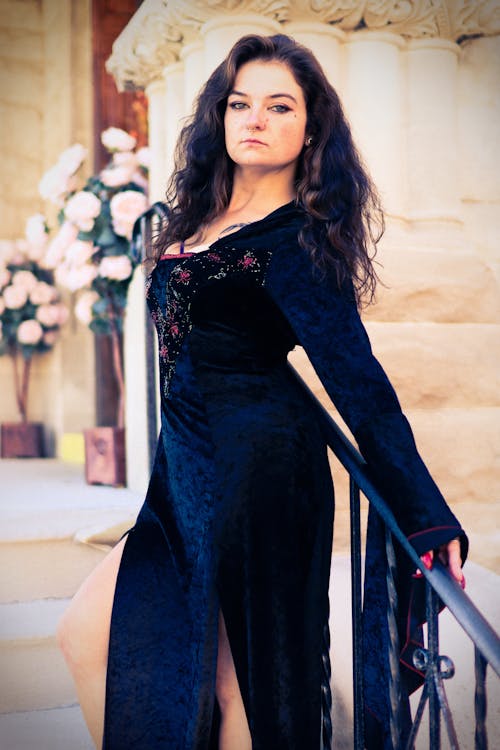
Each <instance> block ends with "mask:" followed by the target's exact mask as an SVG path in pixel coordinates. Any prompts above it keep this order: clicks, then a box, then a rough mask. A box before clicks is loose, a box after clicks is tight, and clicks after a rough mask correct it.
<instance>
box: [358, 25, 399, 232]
mask: <svg viewBox="0 0 500 750" xmlns="http://www.w3.org/2000/svg"><path fill="white" fill-rule="evenodd" d="M404 45H405V42H404V40H403V38H402V37H400V36H398V35H397V34H393V33H390V32H386V31H356V32H354V33H352V34H350V35H349V37H348V41H347V43H346V45H345V48H344V51H345V79H344V82H345V105H346V111H347V116H348V118H349V120H350V122H351V125H352V128H353V135H354V138H355V141H356V143H357V145H358V146H359V148H360V150H361V153H362V156H363V158H364V159H365V161H366V163H367V166H368V168H369V170H370V172H371V174H372V176H373V179H374V181H375V183H376V185H377V187H378V189H379V191H380V194H381V197H382V202H383V205H384V209H385V211H386V213H387V214H388V215H389V216H392V217H395V218H398V219H400V218H402V217H403V216H404V213H405V179H404V178H405V148H404V145H405V144H404V122H403V113H404V97H403V75H402V65H401V50H402V48H403V47H404Z"/></svg>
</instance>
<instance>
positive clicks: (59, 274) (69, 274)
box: [55, 263, 97, 292]
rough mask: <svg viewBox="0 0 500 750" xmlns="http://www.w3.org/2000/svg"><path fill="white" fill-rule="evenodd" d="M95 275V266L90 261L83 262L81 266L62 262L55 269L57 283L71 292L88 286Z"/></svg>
mask: <svg viewBox="0 0 500 750" xmlns="http://www.w3.org/2000/svg"><path fill="white" fill-rule="evenodd" d="M96 276H97V268H96V267H95V266H93V265H92V264H91V263H84V265H83V266H69V265H66V264H65V263H63V264H61V265H60V266H58V267H57V268H56V270H55V277H56V281H57V283H58V284H60V285H61V286H64V287H66V289H69V290H70V291H71V292H76V291H77V290H78V289H82V288H83V287H84V286H90V284H92V282H93V281H94V279H95V277H96Z"/></svg>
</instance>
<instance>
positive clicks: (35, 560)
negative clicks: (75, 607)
mask: <svg viewBox="0 0 500 750" xmlns="http://www.w3.org/2000/svg"><path fill="white" fill-rule="evenodd" d="M104 554H105V551H104V550H100V549H95V548H93V547H91V546H90V545H85V544H76V543H75V542H74V541H73V539H71V538H68V539H40V540H36V539H34V540H32V541H29V542H9V543H6V542H3V543H0V570H1V571H2V572H1V588H0V602H15V601H31V600H33V599H45V598H48V597H56V598H60V597H68V596H72V595H73V594H74V593H75V591H76V590H77V589H78V587H79V585H80V584H81V582H82V581H83V580H84V579H85V578H86V577H87V576H88V574H89V573H90V572H91V571H92V570H93V569H94V568H95V566H96V565H97V564H98V563H99V562H100V560H102V558H103V557H104Z"/></svg>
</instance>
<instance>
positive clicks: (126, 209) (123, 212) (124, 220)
mask: <svg viewBox="0 0 500 750" xmlns="http://www.w3.org/2000/svg"><path fill="white" fill-rule="evenodd" d="M109 205H110V210H111V219H112V222H113V229H114V230H115V232H116V234H119V235H121V236H123V237H127V238H128V239H131V238H132V228H133V226H134V222H135V220H136V219H137V218H138V217H139V216H140V215H141V214H142V213H143V212H144V211H145V210H146V208H147V206H148V201H147V198H146V196H145V195H144V193H139V192H138V191H137V190H124V191H122V192H121V193H117V195H114V196H113V198H111V201H110V204H109Z"/></svg>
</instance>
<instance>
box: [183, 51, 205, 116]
mask: <svg viewBox="0 0 500 750" xmlns="http://www.w3.org/2000/svg"><path fill="white" fill-rule="evenodd" d="M180 57H181V60H182V62H183V63H184V111H185V113H186V114H187V115H189V114H190V112H191V111H192V109H193V102H194V101H195V99H196V97H197V96H198V93H199V91H200V88H201V86H202V85H203V82H204V80H205V53H204V48H203V42H201V41H200V40H198V41H196V42H192V43H191V44H187V45H186V46H185V47H183V48H182V51H181V55H180Z"/></svg>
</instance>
